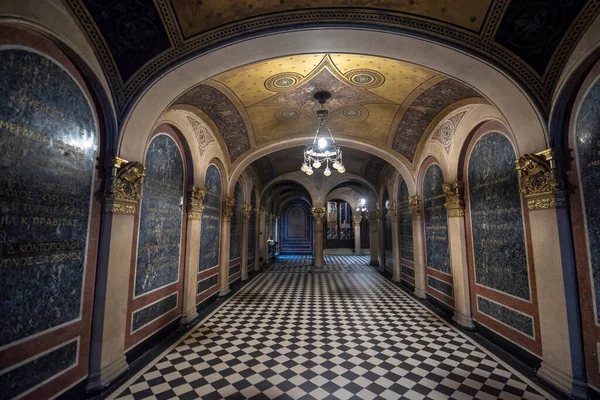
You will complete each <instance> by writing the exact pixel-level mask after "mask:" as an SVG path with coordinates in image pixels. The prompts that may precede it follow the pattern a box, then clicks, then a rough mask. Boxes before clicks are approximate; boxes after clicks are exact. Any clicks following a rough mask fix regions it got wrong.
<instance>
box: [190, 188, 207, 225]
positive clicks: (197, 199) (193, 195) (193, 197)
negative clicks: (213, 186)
mask: <svg viewBox="0 0 600 400" xmlns="http://www.w3.org/2000/svg"><path fill="white" fill-rule="evenodd" d="M205 198H206V188H205V187H198V186H192V190H191V191H190V199H189V201H188V217H189V219H200V218H201V217H202V211H204V206H203V205H202V202H203V201H204V199H205Z"/></svg>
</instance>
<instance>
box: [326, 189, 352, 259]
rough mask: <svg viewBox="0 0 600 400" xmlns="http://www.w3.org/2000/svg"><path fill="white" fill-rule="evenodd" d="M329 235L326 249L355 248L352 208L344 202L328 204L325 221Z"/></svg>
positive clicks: (336, 201) (334, 201)
mask: <svg viewBox="0 0 600 400" xmlns="http://www.w3.org/2000/svg"><path fill="white" fill-rule="evenodd" d="M325 224H326V229H327V235H326V236H325V248H326V249H352V248H354V230H353V227H352V207H350V205H349V204H348V203H347V202H346V201H344V200H332V201H328V202H327V216H326V219H325Z"/></svg>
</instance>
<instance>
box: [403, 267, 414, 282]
mask: <svg viewBox="0 0 600 400" xmlns="http://www.w3.org/2000/svg"><path fill="white" fill-rule="evenodd" d="M400 268H401V269H402V273H403V274H405V275H408V276H410V277H411V278H413V279H414V277H415V270H414V268H413V267H409V266H408V265H406V264H402V265H400Z"/></svg>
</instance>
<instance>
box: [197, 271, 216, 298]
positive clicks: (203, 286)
mask: <svg viewBox="0 0 600 400" xmlns="http://www.w3.org/2000/svg"><path fill="white" fill-rule="evenodd" d="M215 286H217V275H213V276H211V277H209V278H206V279H203V280H201V281H199V282H198V294H200V293H202V292H204V291H206V290H208V289H210V288H213V287H215Z"/></svg>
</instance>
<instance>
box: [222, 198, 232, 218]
mask: <svg viewBox="0 0 600 400" xmlns="http://www.w3.org/2000/svg"><path fill="white" fill-rule="evenodd" d="M233 207H235V197H225V200H223V220H227V221H230V220H231V216H232V215H233Z"/></svg>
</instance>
